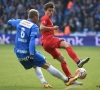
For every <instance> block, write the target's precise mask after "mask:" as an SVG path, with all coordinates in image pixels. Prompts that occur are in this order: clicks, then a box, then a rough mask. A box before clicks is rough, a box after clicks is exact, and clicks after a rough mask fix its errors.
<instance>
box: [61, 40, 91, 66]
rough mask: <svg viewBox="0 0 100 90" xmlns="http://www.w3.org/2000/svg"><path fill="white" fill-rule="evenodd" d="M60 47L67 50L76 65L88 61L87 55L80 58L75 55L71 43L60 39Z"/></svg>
mask: <svg viewBox="0 0 100 90" xmlns="http://www.w3.org/2000/svg"><path fill="white" fill-rule="evenodd" d="M60 48H65V49H66V51H67V52H68V55H69V56H70V57H71V58H72V59H73V60H74V61H75V62H76V63H77V65H78V67H82V66H83V65H84V64H85V63H87V62H88V61H89V59H90V58H89V57H87V58H85V59H83V60H80V59H79V57H78V56H77V55H76V53H75V52H74V50H73V49H72V47H71V45H70V44H69V43H68V42H66V41H61V43H60Z"/></svg>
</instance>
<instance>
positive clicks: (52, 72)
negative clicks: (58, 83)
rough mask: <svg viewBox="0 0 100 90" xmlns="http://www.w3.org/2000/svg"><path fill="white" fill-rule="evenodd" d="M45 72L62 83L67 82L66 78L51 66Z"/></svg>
mask: <svg viewBox="0 0 100 90" xmlns="http://www.w3.org/2000/svg"><path fill="white" fill-rule="evenodd" d="M47 71H48V72H49V73H50V74H52V75H53V76H55V77H57V78H59V79H61V80H62V81H64V82H65V81H68V78H67V77H65V76H64V75H63V74H62V73H61V72H60V71H59V70H57V69H56V68H54V67H53V66H52V65H50V66H49V68H48V69H47Z"/></svg>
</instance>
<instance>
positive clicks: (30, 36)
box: [8, 9, 78, 88]
mask: <svg viewBox="0 0 100 90" xmlns="http://www.w3.org/2000/svg"><path fill="white" fill-rule="evenodd" d="M38 19H39V13H38V11H37V10H35V9H31V10H30V11H29V13H28V19H27V20H25V19H16V20H14V19H10V20H8V24H10V25H12V26H14V27H16V30H17V31H16V32H17V33H16V38H15V47H14V52H15V54H16V56H17V58H18V60H19V62H20V63H21V64H22V65H23V66H24V68H25V69H30V68H32V67H33V68H35V72H36V75H37V77H38V78H39V79H40V81H41V82H42V84H43V86H44V87H45V88H51V87H52V86H51V85H50V84H48V83H47V82H46V80H45V79H44V76H43V73H42V71H41V69H40V67H42V68H44V69H46V70H47V71H48V72H49V73H50V74H51V75H53V76H55V77H57V78H59V79H61V80H62V81H63V82H64V83H65V85H66V86H68V85H71V84H72V83H73V82H74V81H75V80H76V79H77V78H78V77H77V76H75V77H73V78H68V77H66V76H64V75H63V74H62V73H61V72H60V71H59V70H57V69H56V68H54V67H53V66H52V65H50V64H49V63H48V62H46V58H45V57H44V56H43V55H42V54H41V53H40V52H38V51H36V49H35V38H36V37H37V34H38V32H39V28H38V26H37V25H36V24H37V22H38Z"/></svg>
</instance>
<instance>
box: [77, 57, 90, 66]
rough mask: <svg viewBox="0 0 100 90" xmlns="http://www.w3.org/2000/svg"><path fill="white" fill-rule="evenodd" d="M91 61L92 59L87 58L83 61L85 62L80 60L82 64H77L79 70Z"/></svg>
mask: <svg viewBox="0 0 100 90" xmlns="http://www.w3.org/2000/svg"><path fill="white" fill-rule="evenodd" d="M89 59H90V58H89V57H87V58H85V59H83V60H80V62H79V63H78V64H77V66H78V67H79V68H82V67H83V65H84V64H85V63H87V62H88V61H89Z"/></svg>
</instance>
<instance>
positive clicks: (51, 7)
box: [44, 2, 55, 17]
mask: <svg viewBox="0 0 100 90" xmlns="http://www.w3.org/2000/svg"><path fill="white" fill-rule="evenodd" d="M54 8H55V6H54V3H53V2H48V3H46V4H45V5H44V11H45V14H46V15H48V16H49V17H51V16H52V15H53V12H54Z"/></svg>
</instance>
